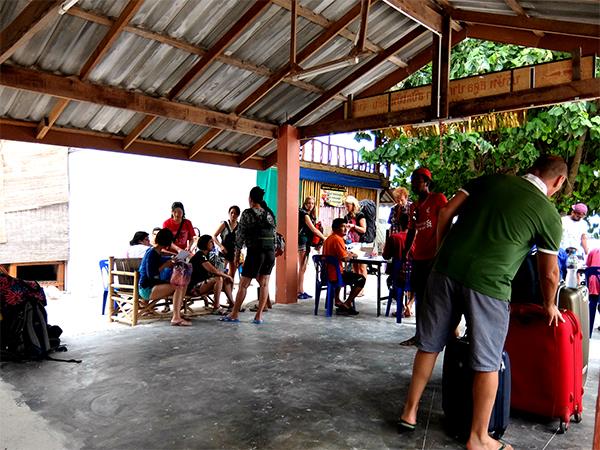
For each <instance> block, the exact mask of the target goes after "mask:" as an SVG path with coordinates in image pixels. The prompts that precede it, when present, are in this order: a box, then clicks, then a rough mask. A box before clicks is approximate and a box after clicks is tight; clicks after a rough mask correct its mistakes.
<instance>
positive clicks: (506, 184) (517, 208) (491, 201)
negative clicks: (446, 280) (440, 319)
mask: <svg viewBox="0 0 600 450" xmlns="http://www.w3.org/2000/svg"><path fill="white" fill-rule="evenodd" d="M463 191H464V192H465V193H467V194H468V195H469V196H468V198H467V199H466V201H465V203H464V204H463V205H462V208H461V210H460V213H459V216H458V220H457V221H456V223H455V224H454V225H453V226H452V228H451V229H450V231H449V233H448V235H447V236H446V238H445V239H444V241H443V243H442V246H441V248H440V250H439V252H438V255H437V259H436V262H435V265H434V268H433V270H435V271H437V272H441V273H443V274H445V275H447V276H449V277H450V278H452V279H454V280H456V281H458V282H460V283H461V284H463V285H464V286H466V287H468V288H471V289H473V290H475V291H477V292H480V293H482V294H485V295H488V296H490V297H494V298H497V299H500V300H505V301H508V300H509V299H510V286H511V281H512V279H513V278H514V276H515V273H516V272H517V270H518V268H519V266H520V265H521V263H522V261H523V259H524V258H525V256H526V255H527V252H528V251H529V250H530V249H531V247H532V246H533V245H534V244H535V245H537V247H538V251H541V252H545V253H553V254H556V253H557V251H558V248H559V244H560V238H561V234H562V226H561V221H560V216H559V214H558V211H557V210H556V208H555V207H554V205H553V204H552V203H551V202H550V200H549V199H548V197H546V196H545V195H544V193H542V192H541V191H540V189H539V188H538V187H536V186H534V185H533V184H532V183H531V182H530V181H527V180H525V179H523V178H520V177H516V176H512V175H491V176H484V177H480V178H477V179H475V180H472V181H471V182H469V183H468V184H467V185H466V186H465V187H464V188H463Z"/></svg>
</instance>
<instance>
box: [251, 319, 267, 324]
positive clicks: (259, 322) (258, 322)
mask: <svg viewBox="0 0 600 450" xmlns="http://www.w3.org/2000/svg"><path fill="white" fill-rule="evenodd" d="M252 323H254V324H256V325H260V324H262V323H265V321H264V320H262V319H252Z"/></svg>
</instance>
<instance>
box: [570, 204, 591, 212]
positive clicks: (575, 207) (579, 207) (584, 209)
mask: <svg viewBox="0 0 600 450" xmlns="http://www.w3.org/2000/svg"><path fill="white" fill-rule="evenodd" d="M571 209H573V211H574V212H576V213H579V214H587V212H588V207H587V206H586V205H585V203H576V204H574V205H573V207H572V208H571Z"/></svg>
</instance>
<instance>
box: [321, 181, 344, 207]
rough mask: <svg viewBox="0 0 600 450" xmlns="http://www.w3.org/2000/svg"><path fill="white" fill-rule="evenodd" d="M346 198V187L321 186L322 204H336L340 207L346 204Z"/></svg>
mask: <svg viewBox="0 0 600 450" xmlns="http://www.w3.org/2000/svg"><path fill="white" fill-rule="evenodd" d="M345 198H346V189H344V188H342V187H339V186H327V185H325V184H324V185H322V186H321V206H334V207H336V208H339V207H341V206H344V200H345Z"/></svg>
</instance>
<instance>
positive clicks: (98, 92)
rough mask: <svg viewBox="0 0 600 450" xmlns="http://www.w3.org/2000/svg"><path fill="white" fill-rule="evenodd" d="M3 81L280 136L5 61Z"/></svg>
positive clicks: (258, 125)
mask: <svg viewBox="0 0 600 450" xmlns="http://www.w3.org/2000/svg"><path fill="white" fill-rule="evenodd" d="M0 85H3V86H8V87H12V88H14V89H22V90H26V91H31V92H37V93H39V94H46V95H52V96H54V97H61V98H65V99H68V100H77V101H81V102H89V103H94V104H97V105H103V106H110V107H113V108H121V109H126V110H130V111H136V112H140V113H143V114H148V115H154V116H161V117H166V118H169V119H176V120H182V121H186V122H190V123H195V124H197V125H202V126H208V127H214V128H220V129H224V130H230V131H234V132H237V133H244V134H249V135H252V136H259V137H268V138H275V137H277V130H278V126H277V125H274V124H270V123H267V122H260V121H257V120H251V119H246V118H244V117H240V116H236V115H235V114H227V113H223V112H220V111H214V110H210V109H208V108H203V107H200V106H192V105H186V104H182V103H177V102H173V101H169V100H166V99H164V98H155V97H151V96H149V95H144V94H140V93H137V92H131V91H127V90H125V89H119V88H115V87H112V86H101V85H97V84H93V83H90V82H88V81H81V80H79V79H75V78H72V77H70V78H67V77H61V76H58V75H54V74H52V73H48V72H40V71H35V70H32V69H25V68H20V67H16V66H9V65H6V64H2V65H0Z"/></svg>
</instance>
